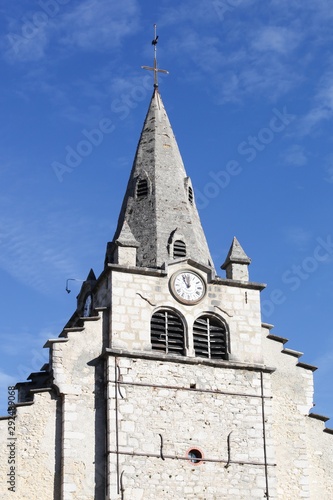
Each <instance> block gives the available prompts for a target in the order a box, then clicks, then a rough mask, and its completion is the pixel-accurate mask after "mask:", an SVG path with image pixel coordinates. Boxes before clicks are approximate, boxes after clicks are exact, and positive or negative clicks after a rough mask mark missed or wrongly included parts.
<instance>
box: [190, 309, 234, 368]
mask: <svg viewBox="0 0 333 500" xmlns="http://www.w3.org/2000/svg"><path fill="white" fill-rule="evenodd" d="M193 344H194V351H195V355H196V356H199V357H202V358H210V359H227V357H228V352H227V332H226V328H225V326H224V324H223V323H222V321H220V320H218V319H217V318H214V317H213V316H201V317H200V318H198V319H197V320H196V321H195V322H194V325H193Z"/></svg>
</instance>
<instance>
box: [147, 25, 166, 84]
mask: <svg viewBox="0 0 333 500" xmlns="http://www.w3.org/2000/svg"><path fill="white" fill-rule="evenodd" d="M154 34H155V38H154V40H153V41H152V42H151V43H152V45H154V67H153V68H152V67H151V66H141V68H142V69H148V70H149V71H154V88H155V89H156V88H157V87H158V73H165V74H167V75H168V74H169V71H166V70H165V69H159V68H158V67H157V57H156V53H157V41H158V35H157V34H156V24H154Z"/></svg>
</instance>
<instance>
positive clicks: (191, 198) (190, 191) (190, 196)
mask: <svg viewBox="0 0 333 500" xmlns="http://www.w3.org/2000/svg"><path fill="white" fill-rule="evenodd" d="M188 201H189V202H190V203H191V205H193V189H192V188H191V186H189V188H188Z"/></svg>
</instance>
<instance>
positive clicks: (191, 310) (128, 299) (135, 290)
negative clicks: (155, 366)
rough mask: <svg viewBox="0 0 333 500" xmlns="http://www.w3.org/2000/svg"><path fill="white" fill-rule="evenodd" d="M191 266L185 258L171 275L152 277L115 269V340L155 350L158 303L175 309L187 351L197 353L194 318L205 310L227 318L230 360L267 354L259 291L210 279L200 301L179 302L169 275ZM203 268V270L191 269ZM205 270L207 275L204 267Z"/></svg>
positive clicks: (256, 360) (246, 360) (124, 345)
mask: <svg viewBox="0 0 333 500" xmlns="http://www.w3.org/2000/svg"><path fill="white" fill-rule="evenodd" d="M184 267H186V268H187V269H191V266H188V265H186V266H184V263H180V264H175V265H172V266H171V265H170V266H169V268H168V275H164V276H161V277H159V276H151V275H149V274H138V273H130V272H125V271H124V269H121V268H120V269H119V270H116V269H114V270H113V272H112V275H111V303H112V309H111V316H110V320H111V328H110V331H111V332H112V333H111V339H110V345H111V346H112V347H114V348H117V349H125V350H128V351H131V350H134V351H142V350H146V351H149V350H151V342H150V319H151V316H152V314H153V313H154V311H155V310H157V309H158V308H161V307H163V308H165V307H166V308H170V309H174V310H176V311H177V312H178V313H179V314H180V315H181V316H182V317H183V320H184V323H185V328H186V330H187V344H188V347H187V355H188V356H194V351H193V342H192V334H191V332H192V328H193V323H194V321H195V320H196V318H197V317H198V316H200V315H201V314H204V313H207V312H209V313H213V314H216V315H217V316H219V317H220V318H222V319H223V320H224V322H225V323H226V324H227V325H228V328H229V333H230V352H231V354H230V359H232V360H235V361H240V362H243V363H260V362H262V359H263V354H262V345H261V344H262V336H261V317H260V296H259V291H258V290H256V289H252V288H250V287H249V288H238V287H235V286H227V285H226V284H223V283H222V282H221V284H220V283H219V284H209V285H208V290H207V293H206V296H205V297H204V298H203V300H202V301H200V302H199V304H197V305H191V306H188V305H183V304H180V303H179V302H178V301H177V300H176V299H175V298H174V297H173V296H172V294H171V293H170V288H169V280H170V277H171V276H172V275H173V274H174V273H175V272H176V271H178V270H179V269H183V268H184ZM192 270H194V271H196V272H199V273H200V270H198V269H195V268H192ZM201 275H202V276H203V277H206V275H205V273H204V272H202V271H201Z"/></svg>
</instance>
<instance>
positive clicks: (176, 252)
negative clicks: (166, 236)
mask: <svg viewBox="0 0 333 500" xmlns="http://www.w3.org/2000/svg"><path fill="white" fill-rule="evenodd" d="M180 257H186V245H185V243H184V242H183V241H181V240H176V241H175V242H174V244H173V258H174V259H178V258H180Z"/></svg>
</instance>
